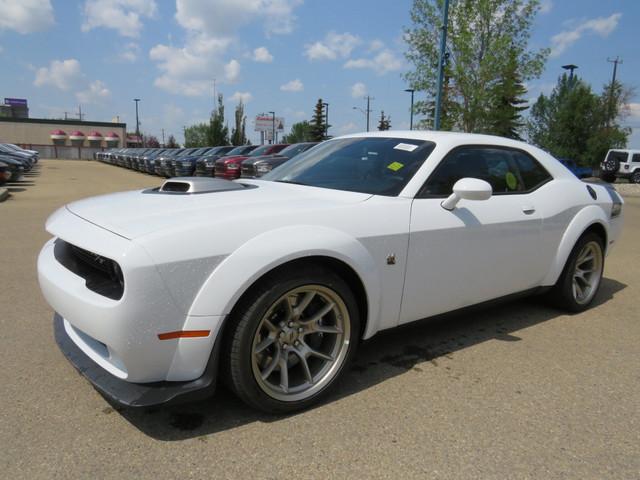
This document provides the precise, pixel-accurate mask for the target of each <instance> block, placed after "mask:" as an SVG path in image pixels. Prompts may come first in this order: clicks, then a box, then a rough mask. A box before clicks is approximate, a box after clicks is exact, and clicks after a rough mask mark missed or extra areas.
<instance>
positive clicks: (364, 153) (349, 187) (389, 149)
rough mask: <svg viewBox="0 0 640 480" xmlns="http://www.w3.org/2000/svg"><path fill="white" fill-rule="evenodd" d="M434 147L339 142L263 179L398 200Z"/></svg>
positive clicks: (370, 140)
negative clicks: (392, 197)
mask: <svg viewBox="0 0 640 480" xmlns="http://www.w3.org/2000/svg"><path fill="white" fill-rule="evenodd" d="M434 147H435V144H434V143H432V142H427V141H424V140H416V139H403V138H384V137H361V138H341V139H340V138H339V139H335V140H330V141H328V142H324V143H321V144H320V145H318V146H316V147H314V148H312V149H310V150H307V151H306V152H303V153H301V154H299V155H296V156H295V157H294V158H293V159H292V160H290V161H288V162H286V163H285V164H284V165H282V166H280V167H279V168H277V169H275V170H272V171H271V172H270V173H268V174H267V175H265V176H263V177H262V179H264V180H271V181H276V182H287V183H298V184H303V185H312V186H315V187H322V188H331V189H335V190H346V191H350V192H362V193H371V194H374V195H388V196H396V195H398V194H399V193H400V192H401V191H402V189H403V188H404V186H405V185H406V184H407V182H409V180H410V179H411V177H413V175H414V174H415V172H417V171H418V169H419V168H420V166H421V165H422V164H423V162H424V161H425V159H426V158H427V157H428V156H429V154H430V153H431V151H432V150H433V148H434Z"/></svg>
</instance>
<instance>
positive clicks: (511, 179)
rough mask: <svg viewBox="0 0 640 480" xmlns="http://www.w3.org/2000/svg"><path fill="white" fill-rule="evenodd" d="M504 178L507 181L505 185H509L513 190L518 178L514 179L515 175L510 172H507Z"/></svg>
mask: <svg viewBox="0 0 640 480" xmlns="http://www.w3.org/2000/svg"><path fill="white" fill-rule="evenodd" d="M505 180H506V181H507V187H509V189H510V190H515V189H516V187H517V186H518V180H516V176H515V175H514V174H513V173H511V172H507V175H506V176H505Z"/></svg>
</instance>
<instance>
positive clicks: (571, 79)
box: [562, 65, 578, 91]
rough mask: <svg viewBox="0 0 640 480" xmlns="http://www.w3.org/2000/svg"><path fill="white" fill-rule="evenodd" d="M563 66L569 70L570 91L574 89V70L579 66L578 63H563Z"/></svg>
mask: <svg viewBox="0 0 640 480" xmlns="http://www.w3.org/2000/svg"><path fill="white" fill-rule="evenodd" d="M562 68H564V69H565V70H569V91H571V90H572V89H573V71H574V70H575V69H576V68H578V66H577V65H563V66H562Z"/></svg>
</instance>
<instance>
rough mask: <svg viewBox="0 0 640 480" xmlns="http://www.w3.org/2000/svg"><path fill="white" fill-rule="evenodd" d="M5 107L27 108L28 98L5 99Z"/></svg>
mask: <svg viewBox="0 0 640 480" xmlns="http://www.w3.org/2000/svg"><path fill="white" fill-rule="evenodd" d="M4 104H5V105H11V106H12V107H26V106H27V99H26V98H5V99H4Z"/></svg>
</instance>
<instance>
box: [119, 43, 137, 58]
mask: <svg viewBox="0 0 640 480" xmlns="http://www.w3.org/2000/svg"><path fill="white" fill-rule="evenodd" d="M139 55H140V46H139V45H138V44H137V43H134V42H130V43H127V44H126V45H125V46H124V49H123V50H122V53H121V54H120V59H121V60H122V61H124V62H128V63H134V62H135V61H136V60H138V56H139Z"/></svg>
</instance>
